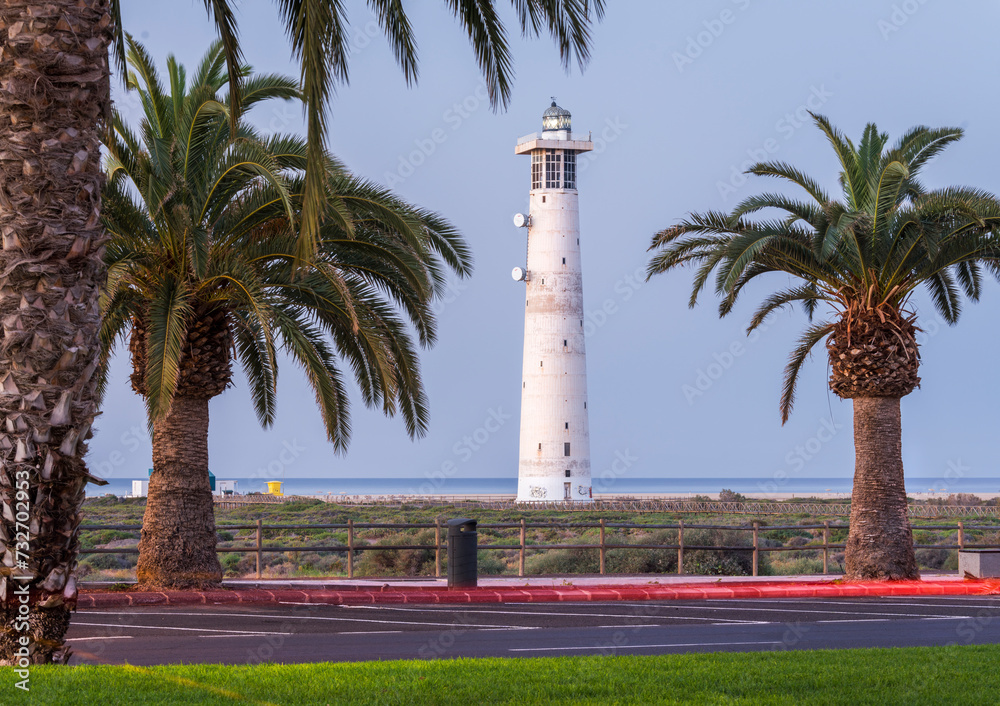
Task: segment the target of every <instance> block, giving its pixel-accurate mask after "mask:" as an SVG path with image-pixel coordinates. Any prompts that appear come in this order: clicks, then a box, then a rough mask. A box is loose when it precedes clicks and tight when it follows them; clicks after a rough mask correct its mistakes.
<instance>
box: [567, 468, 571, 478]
mask: <svg viewBox="0 0 1000 706" xmlns="http://www.w3.org/2000/svg"><path fill="white" fill-rule="evenodd" d="M570 475H572V474H571V473H570V472H569V469H568V468H567V469H566V477H567V478H569V477H570Z"/></svg>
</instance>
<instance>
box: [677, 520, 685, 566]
mask: <svg viewBox="0 0 1000 706" xmlns="http://www.w3.org/2000/svg"><path fill="white" fill-rule="evenodd" d="M677 573H678V574H683V573H684V520H678V529H677Z"/></svg>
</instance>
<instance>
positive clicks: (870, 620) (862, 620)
mask: <svg viewBox="0 0 1000 706" xmlns="http://www.w3.org/2000/svg"><path fill="white" fill-rule="evenodd" d="M971 617H972V616H970V615H930V616H927V617H924V618H918V620H968V619H969V618H971ZM813 622H815V623H891V622H894V621H893V620H892V618H856V619H850V618H840V619H838V620H814V621H813Z"/></svg>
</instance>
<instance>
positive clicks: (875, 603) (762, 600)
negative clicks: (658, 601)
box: [707, 596, 1000, 610]
mask: <svg viewBox="0 0 1000 706" xmlns="http://www.w3.org/2000/svg"><path fill="white" fill-rule="evenodd" d="M942 597H944V596H942ZM923 598H924V599H925V600H926V599H927V596H924V597H923ZM707 600H710V601H712V602H719V603H721V602H723V601H725V602H726V603H732V602H735V603H746V602H750V603H786V604H787V603H816V601H815V600H812V601H810V600H809V599H807V598H759V599H758V598H754V599H749V600H742V599H736V600H735V601H734V600H733V599H722V598H709V599H707ZM976 600H979V599H978V598H977V599H976ZM831 604H832V605H865V606H886V605H898V606H914V607H917V608H993V609H998V610H1000V601H997V602H996V603H993V604H992V605H968V604H963V605H960V606H958V605H956V606H950V605H948V604H947V603H913V602H911V601H902V602H899V603H895V602H890V601H881V600H878V599H877V598H876V599H874V600H871V601H841V600H835V601H831Z"/></svg>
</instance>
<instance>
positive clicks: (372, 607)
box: [350, 604, 759, 627]
mask: <svg viewBox="0 0 1000 706" xmlns="http://www.w3.org/2000/svg"><path fill="white" fill-rule="evenodd" d="M459 605H462V604H459ZM350 607H351V608H364V609H366V610H397V611H409V612H412V613H423V612H426V611H424V610H421V609H420V608H397V607H395V606H379V605H365V606H350ZM454 611H455V608H454V607H453V608H451V612H454ZM471 612H476V613H483V614H486V615H554V616H557V617H568V618H634V619H636V620H652V619H656V620H723V621H726V622H729V623H747V624H750V625H754V624H756V623H758V622H759V621H756V620H737V619H736V618H705V617H698V616H690V615H688V616H685V615H623V614H622V613H566V612H564V611H551V612H550V611H541V610H479V611H471ZM632 627H635V626H634V625H633V626H632Z"/></svg>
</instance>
